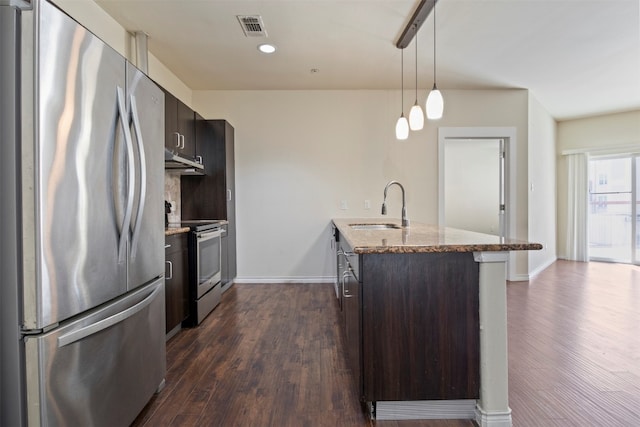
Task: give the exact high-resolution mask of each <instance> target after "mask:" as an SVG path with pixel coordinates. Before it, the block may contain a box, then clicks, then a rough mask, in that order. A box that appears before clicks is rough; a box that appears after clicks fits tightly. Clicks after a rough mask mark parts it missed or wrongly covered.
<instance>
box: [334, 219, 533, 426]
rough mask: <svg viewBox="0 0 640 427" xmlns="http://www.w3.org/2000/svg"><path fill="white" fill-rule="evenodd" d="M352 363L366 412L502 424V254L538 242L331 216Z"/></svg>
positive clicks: (506, 414) (506, 417) (505, 411)
mask: <svg viewBox="0 0 640 427" xmlns="http://www.w3.org/2000/svg"><path fill="white" fill-rule="evenodd" d="M333 224H334V227H335V233H334V234H335V239H336V255H337V261H338V262H337V276H338V289H337V294H338V297H339V300H340V306H341V309H342V313H343V319H342V320H343V325H344V331H345V343H346V346H347V353H348V359H349V364H350V367H351V369H352V371H353V373H354V378H355V381H356V384H357V386H358V390H359V393H360V396H359V397H360V399H361V400H362V401H363V402H365V403H366V405H367V407H368V408H369V410H370V413H371V416H372V418H375V419H378V420H381V419H427V418H432V419H444V418H468V419H475V420H476V421H477V422H478V424H479V425H481V426H510V425H511V412H510V409H509V404H508V386H507V370H508V368H507V329H506V288H505V286H506V268H505V266H506V262H507V259H508V253H509V251H512V250H538V249H541V248H542V246H541V245H539V244H536V243H529V242H523V241H517V240H512V239H503V238H500V237H498V236H491V235H486V234H481V233H474V232H469V231H464V230H457V229H451V228H445V227H438V226H433V225H426V224H412V225H411V227H401V226H400V221H398V220H384V219H383V220H381V219H334V220H333Z"/></svg>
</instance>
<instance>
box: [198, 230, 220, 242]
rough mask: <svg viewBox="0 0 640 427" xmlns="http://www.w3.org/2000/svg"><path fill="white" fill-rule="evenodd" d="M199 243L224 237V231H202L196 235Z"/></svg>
mask: <svg viewBox="0 0 640 427" xmlns="http://www.w3.org/2000/svg"><path fill="white" fill-rule="evenodd" d="M196 237H197V238H198V242H206V241H207V240H211V239H215V238H216V237H222V229H220V228H218V229H215V230H212V231H201V232H198V233H196Z"/></svg>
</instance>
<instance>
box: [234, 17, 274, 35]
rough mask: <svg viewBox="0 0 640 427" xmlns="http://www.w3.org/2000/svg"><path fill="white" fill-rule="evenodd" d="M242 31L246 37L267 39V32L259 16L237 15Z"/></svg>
mask: <svg viewBox="0 0 640 427" xmlns="http://www.w3.org/2000/svg"><path fill="white" fill-rule="evenodd" d="M237 18H238V21H239V22H240V26H241V27H242V31H244V35H245V36H247V37H267V30H265V29H264V23H263V22H262V17H261V16H260V15H237Z"/></svg>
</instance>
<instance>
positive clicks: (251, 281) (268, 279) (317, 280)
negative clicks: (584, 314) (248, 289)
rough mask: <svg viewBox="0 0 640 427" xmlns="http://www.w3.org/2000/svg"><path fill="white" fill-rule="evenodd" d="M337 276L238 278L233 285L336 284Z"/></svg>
mask: <svg viewBox="0 0 640 427" xmlns="http://www.w3.org/2000/svg"><path fill="white" fill-rule="evenodd" d="M335 281H336V277H335V276H316V277H305V276H287V277H236V278H235V280H234V281H233V283H249V284H261V283H335Z"/></svg>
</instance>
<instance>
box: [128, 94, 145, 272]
mask: <svg viewBox="0 0 640 427" xmlns="http://www.w3.org/2000/svg"><path fill="white" fill-rule="evenodd" d="M130 101H131V117H132V119H133V130H134V132H135V133H136V140H137V142H138V144H137V146H138V158H139V159H140V165H139V166H140V199H139V201H138V212H137V215H136V223H135V225H134V227H133V236H132V237H131V255H130V256H131V258H132V259H133V258H135V257H136V251H137V248H138V239H139V237H140V225H141V224H142V214H143V212H144V207H145V199H146V198H147V162H146V156H145V152H144V143H143V141H142V131H141V130H140V129H141V126H140V117H139V116H138V107H137V105H136V97H135V96H133V95H131V96H130Z"/></svg>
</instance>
